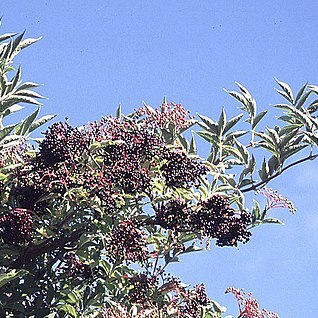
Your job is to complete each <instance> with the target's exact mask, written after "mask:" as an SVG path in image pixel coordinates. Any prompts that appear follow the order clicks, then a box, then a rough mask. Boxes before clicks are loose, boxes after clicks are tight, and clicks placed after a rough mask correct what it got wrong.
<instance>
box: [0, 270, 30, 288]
mask: <svg viewBox="0 0 318 318" xmlns="http://www.w3.org/2000/svg"><path fill="white" fill-rule="evenodd" d="M27 273H28V271H26V270H24V269H20V270H15V269H13V270H10V271H9V272H8V273H2V274H0V287H2V286H4V285H5V284H7V283H9V282H11V281H12V280H14V279H16V278H20V277H23V276H24V275H25V274H27Z"/></svg>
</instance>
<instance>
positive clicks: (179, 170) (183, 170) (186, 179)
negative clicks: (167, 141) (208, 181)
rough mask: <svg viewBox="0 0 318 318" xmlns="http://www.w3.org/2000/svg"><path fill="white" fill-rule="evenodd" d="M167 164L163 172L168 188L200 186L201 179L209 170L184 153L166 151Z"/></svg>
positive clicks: (164, 157)
mask: <svg viewBox="0 0 318 318" xmlns="http://www.w3.org/2000/svg"><path fill="white" fill-rule="evenodd" d="M163 160H165V161H166V162H165V163H164V164H163V165H162V166H161V172H162V175H163V177H164V179H165V182H166V185H167V186H173V187H185V188H187V187H190V186H192V185H198V184H199V178H200V177H201V176H203V175H205V174H206V173H207V168H206V167H205V166H204V165H203V164H202V163H201V162H200V161H198V160H196V159H193V158H189V157H187V155H186V154H185V153H184V152H174V151H166V152H165V153H164V156H163Z"/></svg>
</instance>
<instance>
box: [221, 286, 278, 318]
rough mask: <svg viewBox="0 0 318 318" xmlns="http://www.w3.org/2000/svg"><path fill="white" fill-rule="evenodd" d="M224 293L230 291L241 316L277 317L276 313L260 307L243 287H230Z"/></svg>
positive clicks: (245, 317)
mask: <svg viewBox="0 0 318 318" xmlns="http://www.w3.org/2000/svg"><path fill="white" fill-rule="evenodd" d="M226 293H232V294H233V295H234V297H235V298H236V300H237V304H238V307H239V311H240V315H239V317H242V318H279V316H278V314H276V313H274V312H271V311H268V310H267V309H260V306H259V304H258V301H257V300H256V299H255V298H253V295H252V294H251V293H248V294H247V297H246V292H244V290H243V289H238V288H234V287H230V288H228V289H227V290H226Z"/></svg>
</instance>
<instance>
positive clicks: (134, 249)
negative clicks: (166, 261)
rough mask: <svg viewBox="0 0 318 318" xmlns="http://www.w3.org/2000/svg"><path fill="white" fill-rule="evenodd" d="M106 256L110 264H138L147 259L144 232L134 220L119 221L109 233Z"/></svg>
mask: <svg viewBox="0 0 318 318" xmlns="http://www.w3.org/2000/svg"><path fill="white" fill-rule="evenodd" d="M107 254H108V257H109V258H110V260H111V261H112V262H116V261H121V262H122V261H126V262H140V263H143V262H144V261H145V260H146V259H147V257H148V249H147V245H146V240H145V234H144V232H143V231H142V230H141V229H139V227H138V223H137V222H136V221H134V220H124V221H120V222H119V225H118V226H116V227H115V228H114V229H113V230H112V232H111V239H110V240H109V242H108V245H107Z"/></svg>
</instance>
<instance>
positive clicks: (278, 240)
mask: <svg viewBox="0 0 318 318" xmlns="http://www.w3.org/2000/svg"><path fill="white" fill-rule="evenodd" d="M317 10H318V2H317V1H314V0H304V1H295V0H289V1H287V0H285V1H273V0H268V1H255V0H254V1H252V0H242V1H237V0H231V1H230V0H214V1H203V0H200V1H189V0H183V1H164V0H162V1H145V0H144V1H135V0H131V1H122V0H117V1H101V0H99V1H97V0H90V1H62V0H55V1H35V0H28V1H2V3H1V4H0V14H2V15H3V25H2V27H1V33H4V32H22V31H23V30H25V29H26V30H27V32H26V35H27V36H31V37H38V36H43V39H42V40H41V41H40V43H38V44H36V45H35V46H34V47H32V48H30V49H28V50H26V51H25V52H24V53H23V54H21V56H20V57H19V59H18V62H19V63H22V64H23V79H24V80H32V81H37V82H39V83H41V84H43V86H42V87H41V88H40V90H39V91H40V92H41V93H42V94H43V95H45V96H47V97H48V98H49V99H48V100H46V101H45V103H44V107H43V113H44V114H49V113H57V114H58V118H59V119H60V120H63V119H64V118H65V117H69V118H70V122H71V123H73V124H75V125H80V124H83V123H85V122H87V121H89V120H95V119H98V118H99V117H100V116H101V115H108V114H109V113H114V111H115V108H116V107H117V105H118V104H119V103H121V104H122V106H123V108H124V110H126V111H127V112H128V111H130V110H132V109H133V108H135V107H138V106H140V105H141V103H142V101H146V102H147V103H149V104H151V105H153V106H156V105H158V104H159V103H160V102H161V100H162V97H163V96H164V95H166V96H167V97H168V99H169V100H171V101H174V102H181V103H183V104H184V106H185V107H187V108H189V109H190V110H191V111H192V113H194V114H195V113H196V112H198V113H203V114H206V115H208V116H211V117H215V116H217V115H218V113H219V112H220V107H222V106H225V108H226V110H227V111H228V112H229V113H231V114H234V113H236V112H238V111H237V110H236V108H235V107H236V106H237V105H236V104H235V102H234V100H232V99H231V98H230V97H228V96H227V95H226V94H225V93H224V92H223V91H222V88H223V87H225V88H227V89H234V88H235V86H234V82H235V81H239V82H241V83H243V84H244V85H245V86H246V87H248V88H249V90H250V91H251V93H252V94H253V95H254V97H255V98H256V100H257V101H258V105H259V108H260V110H264V109H267V108H270V105H271V104H275V103H277V102H280V101H281V99H280V97H279V96H278V94H276V93H275V92H274V89H273V87H274V86H275V82H274V77H277V78H279V79H281V80H284V81H286V82H288V83H290V84H291V86H292V87H293V88H294V89H298V88H300V86H301V85H302V84H303V83H304V82H306V81H309V82H310V83H312V84H318V78H317V74H318V72H317V71H318V36H317V29H318V19H317ZM317 179H318V170H317V162H310V163H307V164H305V165H303V167H300V168H298V169H297V168H296V169H294V170H293V171H290V172H288V173H286V174H285V175H284V176H283V177H282V178H281V179H280V180H279V181H275V182H273V183H272V184H271V186H272V187H274V188H277V189H279V190H280V192H281V193H282V194H283V195H284V196H287V197H289V198H290V199H293V201H294V203H295V205H296V206H297V208H298V212H297V214H296V215H295V216H293V215H291V214H289V212H288V211H285V210H276V211H274V212H275V213H274V214H275V215H276V216H279V217H280V216H281V218H282V219H283V220H284V221H285V223H286V225H285V226H274V225H273V226H263V227H261V228H258V229H255V230H254V235H253V238H252V240H251V242H250V243H249V244H247V245H245V246H241V247H240V248H239V249H238V250H237V249H219V248H215V247H212V249H211V251H208V252H204V253H198V254H193V255H191V256H187V257H184V258H183V262H182V263H181V264H178V266H174V267H173V271H174V272H175V273H176V274H178V275H181V277H182V278H183V280H184V281H187V282H189V283H193V284H194V283H200V282H205V283H206V285H207V288H208V291H209V294H210V296H211V297H213V298H215V299H216V300H218V301H219V302H221V303H222V304H223V305H225V306H227V307H228V308H230V309H232V312H233V311H234V309H236V307H235V302H234V299H232V298H231V296H230V295H228V296H225V295H224V290H225V289H226V287H228V286H237V287H244V288H245V289H246V290H248V291H252V292H253V293H254V295H255V296H256V297H257V298H259V300H260V302H261V305H263V306H264V307H267V308H269V309H272V310H274V311H276V312H278V313H279V314H280V315H281V317H289V318H294V317H295V318H298V317H308V316H316V315H317V313H318V302H317V286H318V214H317V212H318V203H317V200H316V193H317V190H316V187H317Z"/></svg>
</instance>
